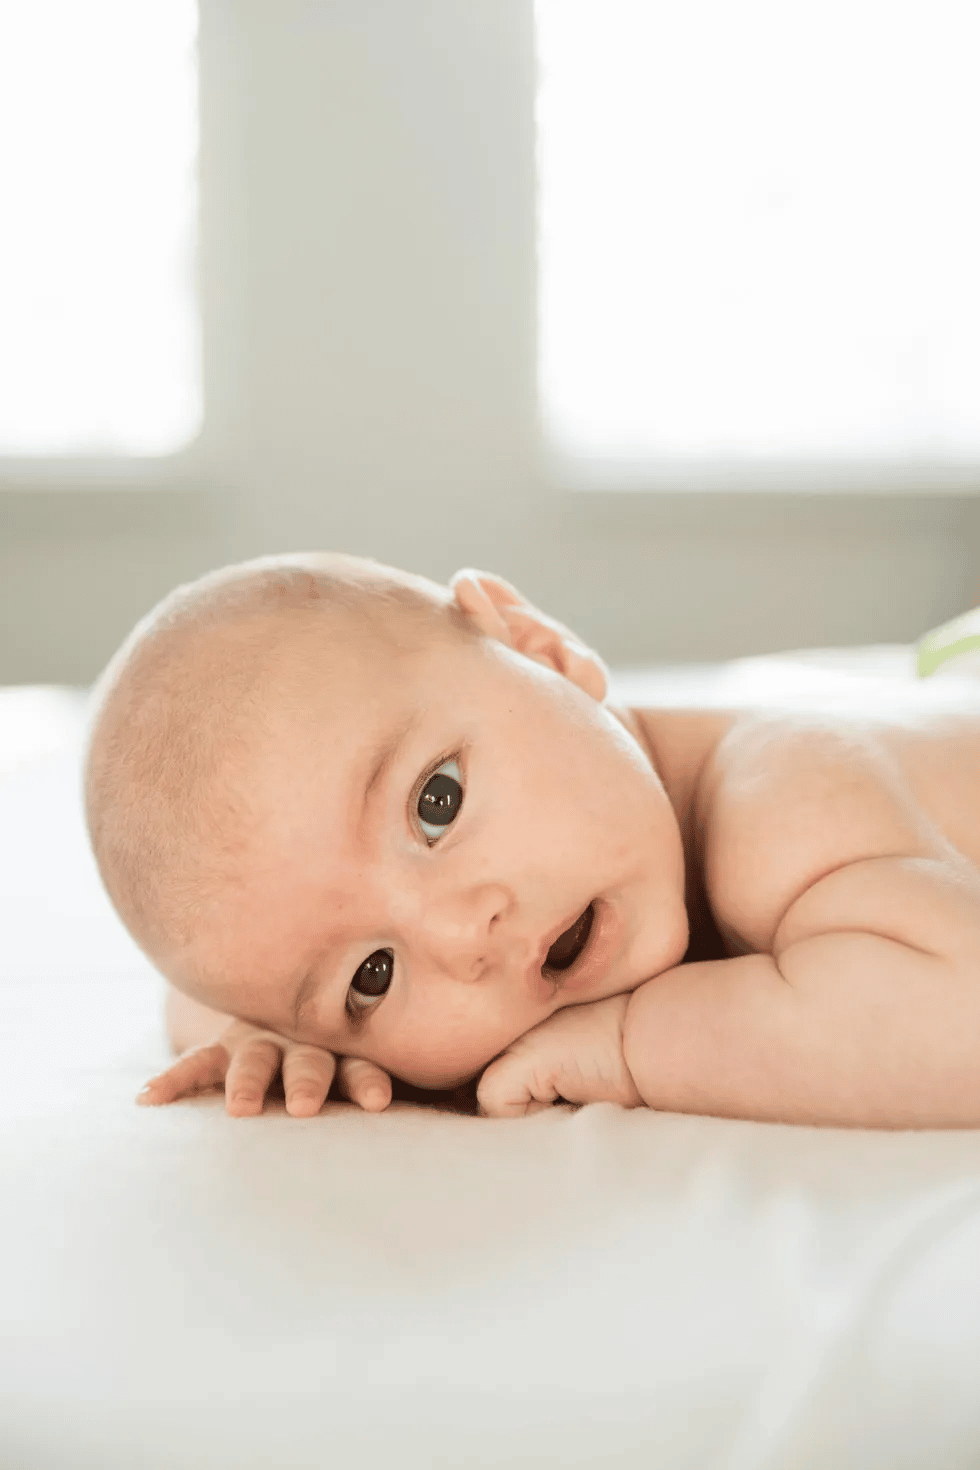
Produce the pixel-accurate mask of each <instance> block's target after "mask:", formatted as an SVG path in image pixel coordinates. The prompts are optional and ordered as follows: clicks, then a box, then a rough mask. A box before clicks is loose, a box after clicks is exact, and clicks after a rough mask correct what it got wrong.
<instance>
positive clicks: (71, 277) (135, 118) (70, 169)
mask: <svg viewBox="0 0 980 1470" xmlns="http://www.w3.org/2000/svg"><path fill="white" fill-rule="evenodd" d="M196 26H197V6H196V4H195V3H194V0H0V455H6V456H42V457H50V456H76V455H82V456H87V455H162V454H167V453H170V452H173V451H174V450H177V449H179V448H181V447H182V446H183V445H185V444H186V443H187V442H188V441H189V440H190V439H192V438H193V437H194V435H195V434H196V433H197V431H198V429H199V427H200V421H201V383H200V324H199V320H198V308H197V295H196V284H195V269H196V264H195V250H196V179H195V169H196V159H197V59H196Z"/></svg>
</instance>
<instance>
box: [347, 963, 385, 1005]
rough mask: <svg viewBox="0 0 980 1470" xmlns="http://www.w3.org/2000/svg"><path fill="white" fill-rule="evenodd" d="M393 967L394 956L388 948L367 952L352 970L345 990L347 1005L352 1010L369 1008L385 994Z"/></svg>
mask: <svg viewBox="0 0 980 1470" xmlns="http://www.w3.org/2000/svg"><path fill="white" fill-rule="evenodd" d="M394 968H395V956H394V955H393V954H392V952H391V950H390V949H376V950H375V951H374V954H369V955H368V957H367V959H366V960H365V961H364V963H363V965H358V967H357V969H356V970H355V972H354V978H353V980H352V981H351V983H350V989H349V991H348V992H347V1003H348V1005H349V1006H351V1007H352V1008H353V1009H354V1010H359V1011H364V1010H370V1008H371V1006H373V1005H374V1004H375V1002H376V1001H379V1000H380V999H381V997H382V996H383V995H385V994H387V991H388V987H389V985H390V984H391V977H392V974H393V972H394Z"/></svg>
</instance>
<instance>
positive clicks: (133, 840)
mask: <svg viewBox="0 0 980 1470" xmlns="http://www.w3.org/2000/svg"><path fill="white" fill-rule="evenodd" d="M605 693H606V677H605V670H604V669H603V666H602V664H601V662H600V661H599V659H598V658H597V657H596V656H595V655H594V654H593V653H591V652H590V651H589V650H588V649H586V648H584V647H583V646H582V645H581V644H580V643H579V642H578V641H577V640H576V639H575V638H574V637H573V636H572V635H571V634H570V633H569V632H568V630H567V629H565V628H564V627H562V626H561V625H560V624H558V623H556V622H555V621H554V620H553V619H550V618H548V617H546V616H545V615H544V614H542V613H540V612H539V611H538V610H537V609H536V608H534V607H532V606H531V605H530V604H528V603H527V602H525V601H524V599H523V598H522V597H521V596H520V595H519V594H518V593H517V592H516V591H515V590H514V588H512V587H511V586H509V584H507V583H506V582H503V581H501V580H500V579H499V578H495V577H489V576H486V575H485V574H483V573H479V572H462V573H459V574H458V575H457V576H456V577H454V578H453V581H452V584H451V586H450V587H442V586H438V585H437V584H435V583H433V582H429V581H427V580H425V579H424V578H420V577H413V576H410V575H408V574H406V573H402V572H397V571H394V570H393V569H390V568H387V567H382V566H379V565H377V564H375V563H372V562H363V561H359V560H357V559H355V558H352V557H339V556H326V555H317V554H308V555H306V554H304V555H297V556H283V557H275V558H266V559H263V560H261V561H255V562H248V563H245V564H243V565H242V566H238V567H230V568H227V569H225V570H224V571H221V572H216V573H213V574H212V575H210V576H208V577H205V578H203V579H202V580H201V581H199V582H196V583H194V584H192V585H191V586H189V587H183V588H179V589H178V590H177V591H176V592H175V593H173V594H171V596H170V597H168V598H167V599H166V600H165V601H164V602H163V603H161V604H160V606H159V607H157V608H156V609H155V610H154V611H153V612H152V613H151V614H150V615H149V616H148V617H147V618H146V619H144V621H143V622H142V623H141V624H140V625H139V626H138V627H137V628H136V629H135V631H134V632H133V634H132V635H131V636H130V638H129V639H128V640H127V642H126V643H125V644H124V646H123V647H122V648H121V649H120V651H119V653H118V654H117V655H116V657H115V658H114V659H113V661H112V663H111V664H110V666H109V668H108V669H107V671H106V673H105V675H104V676H103V680H102V684H101V688H100V691H99V702H98V708H97V713H96V716H95V720H94V724H93V729H92V735H91V740H90V746H89V753H88V759H87V765H86V802H87V809H88V820H89V830H90V832H91V836H92V843H93V846H94V849H95V853H96V857H97V859H98V862H99V866H100V869H101V872H102V875H103V878H104V880H105V883H106V886H107V888H108V890H109V893H110V895H111V897H112V899H113V901H114V903H115V905H116V907H117V909H118V910H119V913H120V914H121V916H122V918H123V920H124V922H125V923H126V924H127V926H128V927H129V929H130V931H131V932H132V934H133V935H134V937H135V938H136V940H137V941H138V943H139V944H140V945H141V946H142V947H143V949H144V950H145V951H146V953H147V954H148V955H149V956H150V957H151V958H152V959H153V960H154V962H155V963H156V964H157V965H158V966H159V968H160V969H161V970H162V971H163V973H164V974H165V975H166V976H167V977H168V978H169V979H170V980H171V982H172V983H173V984H174V985H175V986H176V987H177V988H178V989H180V990H183V991H184V992H186V993H187V994H188V995H190V996H192V997H193V998H195V999H197V1000H200V1001H202V1002H203V1003H204V1004H205V1005H209V1006H211V1007H213V1008H214V1009H216V1010H220V1011H227V1012H229V1013H231V1014H233V1015H236V1016H239V1017H241V1018H242V1019H245V1020H250V1021H254V1022H256V1023H257V1024H259V1025H262V1026H266V1027H269V1028H270V1029H272V1030H275V1031H278V1032H281V1033H283V1034H285V1035H288V1036H292V1037H294V1038H295V1039H297V1040H303V1041H309V1042H313V1043H315V1044H317V1045H320V1046H323V1047H326V1048H327V1049H329V1050H333V1051H336V1052H337V1053H340V1054H345V1055H349V1056H362V1057H367V1058H369V1059H370V1060H372V1061H374V1062H377V1063H378V1065H379V1066H382V1067H384V1068H385V1069H387V1070H388V1071H390V1072H391V1073H393V1074H394V1075H395V1076H398V1077H401V1078H402V1079H403V1080H405V1081H407V1082H412V1083H415V1084H417V1085H419V1086H423V1087H448V1086H454V1085H456V1084H457V1083H459V1082H461V1081H463V1080H465V1079H468V1078H470V1077H472V1076H473V1075H475V1074H476V1073H477V1072H479V1071H480V1070H481V1069H482V1068H483V1066H485V1065H486V1063H487V1062H489V1061H490V1060H491V1059H492V1058H493V1057H494V1056H496V1055H498V1054H499V1052H501V1051H502V1050H503V1049H504V1047H506V1046H507V1045H508V1044H509V1043H510V1042H511V1041H513V1040H515V1039H516V1038H517V1037H518V1036H520V1035H522V1034H523V1033H524V1032H525V1031H528V1030H530V1028H531V1027H532V1026H535V1025H536V1024H537V1023H538V1022H540V1021H543V1020H544V1019H545V1018H546V1017H547V1016H549V1015H550V1014H552V1012H554V1011H556V1010H558V1009H559V1008H561V1007H562V1006H566V1005H574V1004H578V1003H581V1002H584V1001H590V1000H598V999H601V998H602V997H604V996H609V995H614V994H617V993H620V992H623V991H628V990H633V989H635V987H636V986H637V985H639V984H641V983H642V981H644V980H645V979H647V978H648V977H649V976H650V975H653V974H656V973H658V972H659V971H660V970H663V969H665V968H667V967H668V966H669V965H672V964H676V963H677V962H678V961H679V960H680V959H681V957H682V955H683V952H684V948H685V945H686V940H687V920H686V913H685V908H684V874H683V856H682V850H681V841H680V835H679V832H678V828H677V822H676V819H675V817H674V813H673V810H672V809H671V806H670V803H669V801H668V800H667V797H666V795H665V793H664V790H663V787H662V785H661V783H660V780H659V778H658V776H657V774H656V772H655V770H654V769H653V766H652V763H651V761H650V759H649V757H648V755H647V754H646V752H645V751H644V749H643V747H642V746H641V744H640V743H639V741H638V739H637V738H635V736H634V734H633V733H631V731H630V729H629V728H627V722H625V721H624V720H623V719H621V718H619V717H618V716H617V715H616V714H614V713H613V712H612V711H611V710H610V709H609V708H608V707H607V706H606V705H605V703H604V699H605Z"/></svg>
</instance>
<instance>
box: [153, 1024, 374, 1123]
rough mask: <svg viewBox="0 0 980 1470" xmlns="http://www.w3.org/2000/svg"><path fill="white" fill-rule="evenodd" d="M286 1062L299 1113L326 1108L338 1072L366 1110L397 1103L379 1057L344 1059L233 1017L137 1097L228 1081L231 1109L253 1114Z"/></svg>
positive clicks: (160, 1097)
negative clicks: (376, 1060) (376, 1061)
mask: <svg viewBox="0 0 980 1470" xmlns="http://www.w3.org/2000/svg"><path fill="white" fill-rule="evenodd" d="M280 1066H281V1067H282V1085H283V1091H284V1093H285V1094H286V1112H287V1113H291V1114H292V1116H293V1117H294V1118H310V1117H312V1116H313V1114H314V1113H318V1112H319V1111H320V1109H321V1107H322V1106H323V1104H324V1101H325V1100H326V1096H327V1093H328V1092H329V1091H330V1084H331V1083H332V1082H333V1079H334V1073H335V1072H336V1074H337V1079H338V1081H339V1083H340V1090H341V1092H342V1093H343V1094H344V1096H345V1097H348V1098H350V1100H351V1102H355V1103H358V1104H359V1105H360V1106H361V1107H362V1108H363V1109H364V1110H365V1112H368V1113H380V1112H381V1111H382V1110H383V1109H384V1108H386V1107H387V1106H388V1104H389V1103H390V1102H391V1080H390V1078H389V1077H388V1074H387V1072H383V1071H382V1070H381V1068H380V1067H376V1066H375V1064H374V1063H373V1062H366V1061H364V1060H362V1059H361V1058H360V1057H341V1058H340V1059H339V1061H338V1059H337V1058H336V1057H335V1056H334V1055H333V1053H332V1052H329V1051H322V1050H321V1049H320V1047H318V1046H309V1045H306V1044H304V1043H301V1042H298V1041H290V1040H289V1038H288V1037H287V1036H278V1035H277V1034H276V1032H275V1031H264V1030H262V1029H261V1028H260V1027H258V1026H251V1025H249V1023H248V1022H247V1021H232V1022H231V1024H230V1025H229V1026H227V1027H226V1028H225V1029H224V1031H222V1032H221V1034H220V1036H218V1037H217V1038H216V1040H215V1041H213V1042H211V1043H210V1044H209V1045H206V1046H195V1047H194V1048H193V1049H192V1050H191V1051H187V1052H185V1053H184V1055H183V1056H182V1057H180V1058H179V1060H178V1061H176V1062H174V1064H173V1066H172V1067H168V1068H167V1070H166V1071H165V1072H161V1073H160V1074H159V1076H157V1077H152V1078H151V1079H150V1081H149V1082H148V1083H147V1084H146V1086H145V1087H144V1088H143V1090H142V1092H141V1093H140V1094H139V1097H138V1098H137V1102H140V1103H144V1104H149V1105H156V1104H159V1103H171V1102H176V1101H177V1099H178V1098H181V1097H192V1096H193V1095H194V1094H195V1093H197V1092H203V1091H205V1090H206V1089H207V1088H209V1087H220V1086H221V1084H222V1083H224V1088H225V1110H226V1112H228V1113H230V1114H231V1115H232V1117H235V1118H244V1117H249V1116H251V1115H252V1114H254V1113H261V1111H262V1105H263V1102H264V1101H265V1096H266V1093H267V1092H268V1090H269V1088H270V1086H271V1085H272V1083H273V1081H274V1080H275V1077H276V1075H277V1073H278V1072H279V1069H280Z"/></svg>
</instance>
